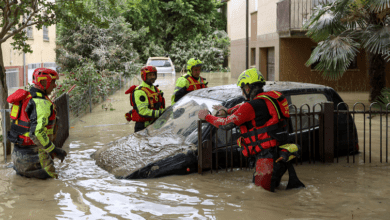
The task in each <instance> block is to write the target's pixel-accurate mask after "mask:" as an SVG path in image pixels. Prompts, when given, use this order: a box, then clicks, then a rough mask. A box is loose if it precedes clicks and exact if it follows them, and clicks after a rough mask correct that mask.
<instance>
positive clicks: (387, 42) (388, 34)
mask: <svg viewBox="0 0 390 220" xmlns="http://www.w3.org/2000/svg"><path fill="white" fill-rule="evenodd" d="M361 40H362V42H363V47H364V49H365V50H367V51H369V52H371V53H374V54H382V55H383V56H384V57H385V59H386V61H390V27H389V26H380V25H375V26H374V25H371V26H369V27H367V28H366V29H365V30H363V31H362V35H361Z"/></svg>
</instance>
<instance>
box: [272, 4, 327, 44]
mask: <svg viewBox="0 0 390 220" xmlns="http://www.w3.org/2000/svg"><path fill="white" fill-rule="evenodd" d="M333 1H334V0H284V1H281V2H278V3H277V31H278V33H279V36H280V37H281V38H286V37H305V34H306V31H305V30H304V29H303V25H304V24H305V22H306V21H307V20H308V19H309V18H310V16H311V15H312V9H313V8H314V7H315V6H317V5H318V4H320V3H329V2H333Z"/></svg>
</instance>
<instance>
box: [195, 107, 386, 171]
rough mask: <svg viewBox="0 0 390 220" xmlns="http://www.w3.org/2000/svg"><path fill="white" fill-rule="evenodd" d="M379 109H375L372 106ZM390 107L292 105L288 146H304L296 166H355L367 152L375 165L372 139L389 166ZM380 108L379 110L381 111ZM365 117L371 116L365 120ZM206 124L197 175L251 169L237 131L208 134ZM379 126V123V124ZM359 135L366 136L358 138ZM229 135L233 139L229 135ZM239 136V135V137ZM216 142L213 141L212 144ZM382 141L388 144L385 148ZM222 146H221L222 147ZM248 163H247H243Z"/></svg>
mask: <svg viewBox="0 0 390 220" xmlns="http://www.w3.org/2000/svg"><path fill="white" fill-rule="evenodd" d="M359 105H360V106H361V107H362V108H363V110H356V107H357V106H359ZM373 106H377V107H378V108H377V109H376V110H373V109H372V107H373ZM389 106H390V103H388V104H387V105H386V110H382V107H381V106H380V105H379V103H376V102H374V103H371V104H370V106H369V110H368V111H367V110H366V106H365V105H364V104H363V103H360V102H357V103H355V104H354V105H353V109H352V111H350V110H349V106H348V104H347V103H344V102H341V103H338V104H337V106H334V103H333V102H324V103H316V104H314V105H313V106H312V108H310V106H309V105H308V104H303V105H301V106H300V107H299V108H297V107H296V106H295V105H289V107H290V120H287V128H288V129H287V130H288V134H289V138H288V141H287V142H288V143H295V144H298V145H300V146H301V148H302V151H301V157H300V158H299V159H298V158H297V159H296V160H295V163H296V164H298V163H300V164H301V165H302V164H303V161H308V163H309V164H311V163H313V164H314V163H315V162H316V161H321V162H322V163H325V162H328V163H334V162H335V163H339V158H342V157H343V158H344V159H346V162H347V163H350V160H351V158H352V163H356V157H357V155H359V158H360V162H361V163H366V159H367V155H366V154H367V153H368V162H369V163H371V162H372V156H373V155H372V151H373V150H374V149H373V147H372V140H374V139H373V138H372V137H373V136H375V137H374V138H375V139H376V140H379V146H375V147H376V148H375V150H379V162H380V163H382V162H384V159H385V162H386V163H388V157H389V151H388V140H389V134H388V133H389V129H388V126H389V119H388V118H389V117H388V116H389ZM378 109H379V110H378ZM358 114H361V115H362V116H363V122H362V123H361V121H360V122H359V123H360V124H359V127H357V124H356V115H358ZM375 115H379V117H380V118H379V132H377V133H373V132H372V128H373V126H375V125H374V124H373V123H372V120H373V117H374V116H375ZM383 115H385V118H386V129H385V130H386V131H385V132H386V136H385V140H383V130H384V129H383ZM366 116H368V117H367V118H366ZM366 120H368V121H369V128H367V127H366ZM204 123H208V122H206V121H202V120H199V121H198V173H199V174H202V173H203V170H210V171H211V173H212V172H213V169H215V171H216V172H218V169H219V167H224V168H225V169H226V171H228V170H229V169H228V168H230V170H231V171H233V168H234V167H236V168H240V169H241V170H242V169H243V167H245V168H246V169H248V161H249V160H248V158H246V157H244V159H243V155H242V153H241V150H240V149H239V147H238V146H237V144H236V143H234V142H235V140H233V139H234V138H233V137H234V135H233V130H234V129H236V132H235V133H236V134H238V135H239V133H238V128H232V129H230V130H226V131H225V130H221V129H217V128H215V127H214V126H212V128H211V129H210V131H209V133H208V134H203V133H202V127H204V126H202V125H203V124H204ZM377 123H378V122H377ZM367 129H368V131H369V132H368V135H369V140H368V148H367V147H366V145H367V143H366V142H367V141H366V130H367ZM218 132H220V133H219V136H221V133H223V132H225V138H224V139H225V141H224V143H219V142H221V140H220V141H218V140H219V139H221V138H220V137H218ZM358 132H361V133H363V135H362V136H361V138H360V140H361V141H360V142H359V138H358ZM229 135H230V136H229ZM236 136H237V135H236ZM213 140H214V142H213ZM383 141H385V142H386V145H385V148H384V146H383ZM359 143H360V145H363V149H360V147H359ZM221 145H222V146H221ZM220 150H223V151H224V156H225V157H224V158H223V161H222V163H223V164H221V163H220V162H219V161H220V160H221V156H220V155H219V154H220V152H218V151H220ZM243 162H245V164H243Z"/></svg>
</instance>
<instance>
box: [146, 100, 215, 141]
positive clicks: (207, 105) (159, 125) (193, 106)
mask: <svg viewBox="0 0 390 220" xmlns="http://www.w3.org/2000/svg"><path fill="white" fill-rule="evenodd" d="M219 104H221V101H217V100H213V99H207V98H202V97H197V96H191V95H186V96H184V97H183V98H181V99H180V100H179V101H178V102H177V103H175V104H174V105H173V106H171V107H169V108H167V110H166V111H165V112H164V114H162V115H161V116H160V118H158V119H157V120H156V121H155V122H154V123H153V124H152V125H151V126H149V127H148V128H147V130H148V133H149V134H152V135H158V133H159V131H165V130H167V129H169V130H171V131H172V133H174V134H178V135H181V136H182V137H184V138H185V140H186V142H188V143H194V142H195V141H196V140H197V137H198V136H197V134H198V130H197V127H198V123H197V122H198V119H199V118H198V112H199V110H201V109H208V110H209V111H210V112H212V113H214V112H213V109H212V106H213V105H219ZM214 111H215V110H214ZM204 126H206V124H204Z"/></svg>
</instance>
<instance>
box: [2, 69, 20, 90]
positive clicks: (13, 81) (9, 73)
mask: <svg viewBox="0 0 390 220" xmlns="http://www.w3.org/2000/svg"><path fill="white" fill-rule="evenodd" d="M5 74H6V81H7V86H8V88H14V87H19V80H18V79H19V69H6V70H5Z"/></svg>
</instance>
